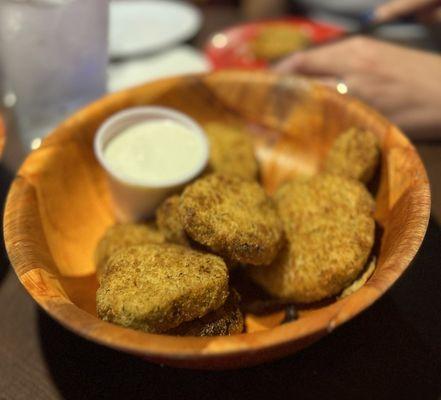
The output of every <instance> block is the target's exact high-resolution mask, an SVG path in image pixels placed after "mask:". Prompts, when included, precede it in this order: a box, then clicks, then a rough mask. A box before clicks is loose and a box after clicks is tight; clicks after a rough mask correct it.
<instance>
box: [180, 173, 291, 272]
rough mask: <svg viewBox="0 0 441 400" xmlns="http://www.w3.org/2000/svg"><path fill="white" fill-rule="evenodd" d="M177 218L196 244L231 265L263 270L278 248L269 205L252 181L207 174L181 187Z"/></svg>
mask: <svg viewBox="0 0 441 400" xmlns="http://www.w3.org/2000/svg"><path fill="white" fill-rule="evenodd" d="M179 214H180V217H181V221H182V223H183V224H184V229H185V231H186V233H187V234H188V235H189V236H190V237H191V238H192V239H193V240H194V241H196V242H198V243H200V244H202V245H203V246H205V247H208V248H209V249H210V250H211V251H213V252H214V253H216V254H219V255H220V256H222V257H225V258H226V259H228V260H231V261H233V262H238V263H243V264H251V265H266V264H269V263H271V261H273V260H274V258H275V257H276V255H277V253H278V252H279V250H280V248H281V246H282V243H283V229H282V223H281V220H280V219H279V217H278V215H277V213H276V209H275V206H274V204H273V202H272V200H271V199H270V198H269V197H268V196H267V195H266V194H265V192H264V191H263V189H262V188H261V187H260V186H259V185H258V184H257V182H254V181H248V180H244V179H241V178H239V177H233V176H227V175H220V174H213V175H209V176H206V177H204V178H202V179H199V180H197V181H196V182H194V183H193V184H191V185H189V186H187V188H186V189H185V190H184V192H183V194H182V195H181V201H180V205H179Z"/></svg>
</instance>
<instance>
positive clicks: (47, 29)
mask: <svg viewBox="0 0 441 400" xmlns="http://www.w3.org/2000/svg"><path fill="white" fill-rule="evenodd" d="M107 30H108V1H107V0H0V96H1V97H0V100H1V101H2V102H3V105H4V106H5V107H6V108H8V109H10V110H11V112H12V113H13V116H14V119H15V125H16V129H17V130H18V134H19V136H20V139H21V142H22V145H23V146H24V147H25V148H27V149H28V150H29V149H31V148H37V147H39V145H40V143H41V138H42V137H44V136H45V135H46V134H47V133H49V132H50V130H51V129H53V128H54V127H55V126H56V124H57V123H59V122H60V121H61V120H62V119H64V118H65V117H66V116H67V115H68V114H69V113H71V112H73V111H74V110H76V109H78V108H79V107H81V106H83V105H84V104H86V103H88V102H90V101H92V100H94V99H96V98H97V97H99V96H101V95H102V94H103V93H105V90H106V70H107V59H108V55H107V47H108V46H107V36H108V33H107Z"/></svg>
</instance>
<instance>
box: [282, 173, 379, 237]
mask: <svg viewBox="0 0 441 400" xmlns="http://www.w3.org/2000/svg"><path fill="white" fill-rule="evenodd" d="M274 198H275V200H276V203H277V209H278V212H279V215H280V217H281V219H282V221H283V224H284V228H285V232H286V233H287V234H288V235H289V234H291V233H292V232H293V233H294V234H295V232H296V229H297V227H298V226H299V224H300V225H304V224H306V223H307V222H308V220H309V218H311V216H312V215H314V214H317V213H320V214H323V215H329V216H331V217H332V216H333V215H334V216H335V215H336V214H337V213H338V212H339V211H342V212H350V213H354V214H360V213H362V214H366V215H372V213H373V211H374V208H375V201H374V199H373V198H372V196H371V194H370V193H369V192H368V191H367V189H366V188H365V187H364V186H363V185H362V184H361V183H360V182H358V181H356V180H353V179H346V178H344V177H341V176H337V175H331V174H319V175H316V176H313V177H310V178H303V179H295V180H292V181H289V182H287V183H285V184H283V185H282V186H281V187H280V188H279V189H278V190H277V192H276V193H275V195H274ZM305 219H306V221H304V220H305Z"/></svg>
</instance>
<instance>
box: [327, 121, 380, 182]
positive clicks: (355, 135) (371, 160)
mask: <svg viewBox="0 0 441 400" xmlns="http://www.w3.org/2000/svg"><path fill="white" fill-rule="evenodd" d="M379 160H380V147H379V141H378V138H377V137H376V136H375V135H374V134H373V133H372V132H370V131H365V130H362V129H357V128H351V129H348V130H347V131H345V132H343V133H342V134H341V135H340V136H339V137H338V138H337V139H336V140H335V142H334V144H333V145H332V147H331V150H330V151H329V153H328V156H327V158H326V161H325V171H327V172H329V173H332V174H336V175H341V176H344V177H346V178H353V179H357V180H359V181H361V182H363V183H368V182H369V181H370V180H371V179H372V177H373V175H374V173H375V170H376V169H377V166H378V163H379Z"/></svg>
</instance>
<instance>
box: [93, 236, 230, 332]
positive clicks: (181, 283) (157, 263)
mask: <svg viewBox="0 0 441 400" xmlns="http://www.w3.org/2000/svg"><path fill="white" fill-rule="evenodd" d="M227 296H228V270H227V267H226V265H225V263H224V262H223V260H222V259H221V258H220V257H217V256H215V255H212V254H203V253H200V252H197V251H195V250H191V249H189V248H187V247H182V246H178V245H174V244H149V245H143V246H134V247H129V248H125V249H122V250H121V251H119V252H118V253H116V254H114V255H113V256H112V257H111V258H110V259H109V261H108V267H107V271H106V273H105V274H104V275H103V276H102V279H101V286H100V287H99V289H98V291H97V295H96V300H97V314H98V316H99V317H100V318H102V319H103V320H105V321H109V322H113V323H115V324H118V325H122V326H125V327H129V328H133V329H140V330H143V331H146V332H158V333H160V332H165V331H168V330H169V329H172V328H175V327H177V326H179V325H180V324H182V323H183V322H186V321H191V320H193V319H195V318H201V317H203V316H204V315H205V314H207V313H209V312H211V311H214V310H216V309H218V308H219V307H221V306H222V305H223V304H224V302H225V300H226V298H227Z"/></svg>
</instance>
